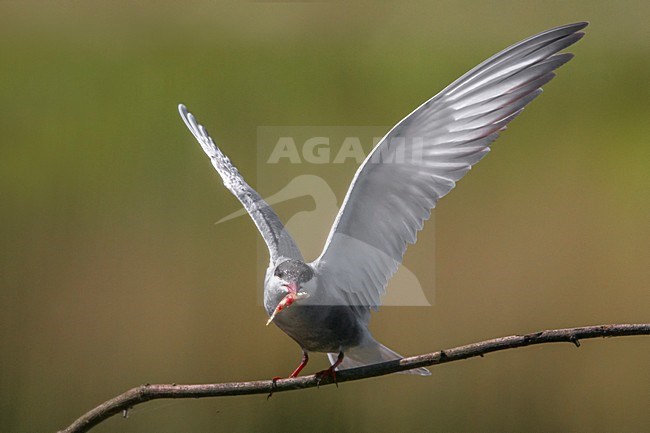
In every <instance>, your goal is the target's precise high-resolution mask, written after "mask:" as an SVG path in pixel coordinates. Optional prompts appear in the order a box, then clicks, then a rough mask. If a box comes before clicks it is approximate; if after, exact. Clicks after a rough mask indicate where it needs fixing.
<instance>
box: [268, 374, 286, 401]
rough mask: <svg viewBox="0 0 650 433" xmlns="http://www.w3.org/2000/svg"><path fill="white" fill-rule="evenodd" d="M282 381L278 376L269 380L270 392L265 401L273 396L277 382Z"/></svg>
mask: <svg viewBox="0 0 650 433" xmlns="http://www.w3.org/2000/svg"><path fill="white" fill-rule="evenodd" d="M280 379H282V378H281V377H280V376H275V377H274V378H272V379H271V382H272V383H271V392H269V395H267V396H266V399H267V400H268V399H269V398H271V396H272V395H273V392H275V388H276V387H277V382H278V380H280Z"/></svg>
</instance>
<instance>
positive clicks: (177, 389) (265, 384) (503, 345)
mask: <svg viewBox="0 0 650 433" xmlns="http://www.w3.org/2000/svg"><path fill="white" fill-rule="evenodd" d="M626 335H650V323H645V324H622V325H597V326H585V327H581V328H567V329H552V330H547V331H541V332H535V333H532V334H526V335H512V336H509V337H502V338H495V339H493V340H486V341H481V342H479V343H473V344H468V345H466V346H460V347H455V348H453V349H447V350H441V351H438V352H433V353H427V354H424V355H418V356H411V357H409V358H402V359H399V360H395V361H389V362H383V363H381V364H374V365H368V366H365V367H359V368H353V369H349V370H342V371H340V372H338V373H337V375H336V379H337V382H338V383H341V382H349V381H353V380H359V379H366V378H369V377H376V376H383V375H386V374H391V373H396V372H399V371H404V370H410V369H412V368H417V367H428V366H432V365H438V364H444V363H447V362H452V361H458V360H461V359H467V358H473V357H476V356H483V355H485V354H486V353H490V352H496V351H499V350H506V349H514V348H517V347H523V346H532V345H533V344H543V343H556V342H569V343H573V344H575V345H576V346H578V347H580V340H584V339H587V338H596V337H621V336H626ZM332 383H333V380H332V379H331V378H329V377H327V376H325V377H323V378H322V381H321V382H320V386H324V385H330V384H332ZM316 386H319V382H318V378H317V377H316V376H315V375H311V376H302V377H296V378H294V379H282V380H278V381H277V382H276V383H275V385H274V384H273V381H272V380H258V381H253V382H231V383H214V384H201V385H177V384H171V385H149V384H146V385H142V386H139V387H137V388H133V389H130V390H128V391H126V392H125V393H123V394H120V395H118V396H117V397H115V398H113V399H111V400H108V401H106V402H104V403H102V404H100V405H99V406H97V407H96V408H94V409H93V410H91V411H89V412H87V413H86V414H84V415H82V416H81V417H80V418H79V419H77V420H76V421H75V422H74V423H72V424H71V425H70V426H69V427H67V428H66V429H64V430H61V432H60V433H80V432H87V431H88V430H90V429H91V428H92V427H94V426H96V425H97V424H99V423H100V422H102V421H104V420H106V419H107V418H110V417H111V416H113V415H115V414H117V413H120V412H124V411H128V410H129V409H130V408H132V407H133V406H135V405H137V404H140V403H144V402H146V401H149V400H156V399H160V398H200V397H225V396H233V395H248V394H268V393H269V392H271V391H273V392H274V393H278V392H283V391H291V390H296V389H303V388H314V387H316Z"/></svg>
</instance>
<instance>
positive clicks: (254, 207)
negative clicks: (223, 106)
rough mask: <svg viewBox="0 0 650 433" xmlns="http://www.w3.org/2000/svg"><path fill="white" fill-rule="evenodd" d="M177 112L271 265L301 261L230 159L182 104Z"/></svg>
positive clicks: (275, 218)
mask: <svg viewBox="0 0 650 433" xmlns="http://www.w3.org/2000/svg"><path fill="white" fill-rule="evenodd" d="M178 112H179V113H180V115H181V117H182V118H183V121H184V122H185V124H186V125H187V127H188V128H189V129H190V131H191V132H192V134H193V135H194V137H195V138H196V139H197V140H198V142H199V144H200V145H201V147H202V148H203V151H204V152H205V153H206V154H207V155H208V157H210V161H212V165H213V166H214V168H215V169H217V173H219V175H220V176H221V179H222V180H223V184H224V185H225V186H226V188H228V190H229V191H230V192H232V193H233V194H234V195H235V197H237V198H238V199H239V201H240V202H241V203H242V204H243V205H244V208H245V209H246V211H247V212H248V214H249V215H250V216H251V218H252V219H253V222H254V223H255V225H256V226H257V229H258V230H259V231H260V233H261V234H262V237H263V238H264V242H266V246H267V247H268V248H269V254H270V256H271V263H276V262H277V260H278V259H279V258H282V257H286V258H291V259H296V260H302V255H301V254H300V250H299V249H298V247H297V246H296V244H295V242H294V241H293V239H292V238H291V235H289V233H288V232H287V231H286V230H285V228H284V225H283V224H282V222H281V221H280V218H278V215H277V214H276V213H275V212H274V211H273V209H272V208H271V207H270V206H269V205H268V204H267V203H266V202H265V201H264V199H262V197H260V195H259V194H258V193H257V191H255V190H254V189H253V188H251V187H250V185H248V184H247V183H246V181H244V178H242V177H241V175H240V174H239V171H237V168H235V166H234V165H232V163H231V162H230V159H228V157H227V156H225V155H224V154H223V153H222V152H221V150H219V148H218V147H217V146H216V145H215V144H214V141H212V138H211V137H210V135H209V134H208V131H207V130H206V129H205V128H204V127H203V125H201V124H199V123H198V122H197V121H196V119H195V118H194V116H193V115H192V113H190V112H188V111H187V108H185V106H184V105H183V104H181V105H179V106H178Z"/></svg>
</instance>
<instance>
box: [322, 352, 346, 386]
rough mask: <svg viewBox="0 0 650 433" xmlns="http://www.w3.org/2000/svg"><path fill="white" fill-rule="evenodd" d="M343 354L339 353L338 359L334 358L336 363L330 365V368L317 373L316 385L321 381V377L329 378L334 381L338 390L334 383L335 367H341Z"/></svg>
mask: <svg viewBox="0 0 650 433" xmlns="http://www.w3.org/2000/svg"><path fill="white" fill-rule="evenodd" d="M343 358H344V355H343V352H339V356H338V358H336V362H335V363H334V364H332V365H331V367H330V368H328V369H327V370H323V371H319V372H318V373H316V376H318V384H319V385H320V381H321V380H323V377H325V376H330V377H331V378H332V379H334V383H335V384H336V387H337V388H338V386H339V384H338V383H337V382H336V367H338V366H339V365H341V363H342V362H343Z"/></svg>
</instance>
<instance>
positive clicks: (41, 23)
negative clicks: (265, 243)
mask: <svg viewBox="0 0 650 433" xmlns="http://www.w3.org/2000/svg"><path fill="white" fill-rule="evenodd" d="M649 12H650V8H649V7H648V3H647V2H642V1H638V2H631V1H620V2H609V1H583V2H560V1H552V2H520V1H503V2H458V1H449V2H441V3H435V4H434V3H433V2H413V3H411V2H408V3H394V4H387V3H355V4H354V5H349V4H345V3H342V2H341V3H338V2H335V3H294V2H289V3H267V2H259V3H242V4H240V3H216V2H191V3H189V4H184V5H181V4H177V3H173V2H137V3H136V4H133V3H128V2H112V3H109V2H102V3H100V2H92V1H91V2H71V1H67V2H63V1H59V2H42V1H29V2H10V1H3V2H0V36H1V37H0V53H1V54H0V57H1V61H0V100H1V101H2V107H3V109H2V116H0V136H1V147H0V152H1V154H0V167H1V169H0V188H1V189H0V193H1V197H2V198H1V199H2V211H1V212H0V218H1V223H2V225H1V227H2V230H1V239H2V249H1V250H0V251H1V258H0V284H1V287H0V300H1V304H0V325H1V329H0V338H1V340H0V343H1V353H0V405H1V406H0V430H1V431H3V432H21V433H22V432H45V431H55V430H57V429H59V428H63V427H64V426H66V425H67V424H69V423H70V422H72V421H73V420H74V419H75V418H76V417H78V416H79V415H81V414H82V413H84V412H85V411H87V410H89V409H90V408H92V407H94V406H95V405H97V404H98V403H100V402H102V401H104V400H106V399H108V398H111V397H113V396H115V395H117V394H119V393H121V392H123V391H125V390H126V389H128V388H131V387H133V386H136V385H139V384H142V383H146V382H150V383H171V382H176V383H204V382H218V381H234V380H245V379H264V378H270V377H272V376H275V375H278V374H286V373H289V372H290V371H291V370H292V369H293V367H294V366H295V364H296V363H297V362H298V360H299V357H300V352H299V348H298V346H297V345H296V344H295V343H294V342H293V341H292V340H290V339H289V338H287V337H286V336H285V335H284V334H282V333H281V331H279V330H278V329H277V328H274V327H268V328H267V327H264V321H265V319H266V317H265V313H264V312H263V309H262V308H261V307H260V306H258V305H257V299H256V293H257V290H258V289H257V288H256V286H255V285H256V283H257V281H258V275H256V266H255V264H254V260H253V257H255V254H256V240H257V236H258V235H257V232H256V230H255V229H254V226H253V225H252V223H251V222H250V221H248V220H247V219H244V218H240V219H237V220H233V221H231V222H229V223H227V225H226V224H223V225H218V226H215V225H214V222H215V221H216V220H218V219H219V218H221V217H222V216H224V215H227V214H229V213H231V212H233V211H234V210H236V209H238V206H239V205H238V203H237V202H236V200H235V199H234V198H232V197H231V196H230V194H229V193H228V192H227V191H226V189H225V188H223V187H222V186H221V184H220V181H219V179H218V177H217V176H216V174H215V173H213V171H212V170H211V167H210V165H209V164H208V163H207V161H206V159H205V156H204V154H203V153H202V152H201V150H200V149H199V147H198V145H197V144H196V143H195V142H194V140H193V139H192V138H191V136H190V135H189V133H188V131H187V130H186V128H185V126H184V125H183V124H182V122H181V120H180V119H179V117H178V114H177V111H176V104H177V103H179V102H184V103H186V104H187V105H188V106H189V107H190V108H191V109H192V111H193V112H195V113H196V114H197V116H198V117H199V118H200V119H201V121H202V122H203V123H204V124H206V125H207V126H208V128H209V129H210V131H211V133H212V135H213V136H214V137H215V138H216V139H217V140H218V141H219V142H220V143H221V146H222V148H223V149H224V151H225V153H226V154H228V155H229V156H230V157H231V158H232V160H233V161H234V162H235V164H237V166H238V167H239V169H240V170H241V172H242V173H244V175H245V176H246V178H247V180H248V181H249V182H250V183H251V184H252V185H253V186H256V175H255V174H256V156H255V151H256V147H255V143H256V131H257V127H258V126H260V125H392V124H394V123H395V122H396V121H398V120H399V119H401V118H402V117H403V116H404V115H405V114H406V113H408V112H409V111H410V110H411V109H413V108H414V107H415V106H417V105H419V104H420V103H421V102H422V101H423V100H425V99H427V98H429V97H430V96H432V95H433V94H435V93H436V92H438V91H439V90H440V89H442V87H444V86H445V85H446V84H448V83H449V82H451V81H453V80H454V79H455V78H457V77H458V76H460V75H461V74H462V73H464V72H465V71H467V70H468V69H470V68H471V67H473V66H474V65H476V64H477V63H479V62H480V61H482V60H483V59H485V58H486V57H488V56H490V55H492V54H493V53H495V52H497V51H499V50H501V49H502V48H505V47H506V46H508V45H510V44H512V43H514V42H516V41H519V40H521V39H523V38H525V37H527V36H529V35H532V34H534V33H537V32H539V31H542V30H545V29H547V28H550V27H554V26H556V25H561V24H566V23H569V22H574V21H580V20H589V21H591V25H590V26H589V27H588V28H587V37H585V38H584V39H583V40H582V41H581V42H580V43H579V44H578V45H577V46H575V47H573V48H572V49H571V51H572V52H574V53H575V54H576V58H575V59H574V60H573V61H572V62H570V63H569V64H568V65H566V66H565V67H563V68H562V69H561V70H560V71H559V76H558V78H557V79H556V80H554V81H553V82H552V83H551V84H550V85H548V86H546V92H545V93H544V94H543V95H542V96H541V97H540V98H538V99H537V100H536V101H535V102H534V103H533V104H532V105H531V107H529V108H528V109H527V110H526V112H525V113H524V114H523V115H522V116H521V117H520V118H518V119H517V120H516V121H515V122H514V123H513V124H512V125H511V127H510V129H509V130H508V131H507V132H506V133H504V134H503V136H502V137H501V138H500V139H499V141H497V143H496V145H495V147H494V150H493V152H492V153H491V154H490V155H489V156H488V157H487V158H486V159H485V160H484V161H483V162H481V164H480V165H479V166H478V167H476V168H475V169H474V170H472V172H471V173H470V174H469V175H468V176H467V177H466V178H465V179H464V180H463V181H462V182H460V184H459V186H458V187H457V188H456V189H455V190H454V192H453V193H452V194H450V195H449V196H448V197H446V198H445V199H444V200H442V201H441V203H440V204H439V207H438V209H437V210H436V211H435V224H431V225H430V226H427V227H426V228H425V230H424V231H423V232H422V233H421V234H420V237H419V243H418V244H417V245H415V246H414V247H411V248H410V249H409V251H408V253H407V255H406V259H405V262H406V264H407V266H408V267H409V269H411V270H412V271H414V272H415V273H416V274H417V275H418V276H419V277H420V279H421V281H423V284H425V285H426V284H427V282H428V284H432V285H433V284H434V283H435V292H436V294H435V303H434V305H433V306H432V307H427V308H416V307H410V308H408V307H402V308H397V307H392V308H386V309H383V310H382V311H381V312H380V313H379V314H377V315H375V316H374V319H373V323H372V329H373V332H374V334H375V336H376V337H377V339H379V340H380V341H382V342H383V343H385V344H386V345H388V346H389V347H391V348H393V349H395V350H397V351H399V352H401V353H403V354H404V355H408V354H419V353H425V352H429V351H433V350H437V349H441V348H448V347H453V346H457V345H461V344H466V343H470V342H474V341H479V340H482V339H487V338H492V337H497V336H503V335H509V334H515V333H526V332H532V331H537V330H541V329H546V328H557V327H569V326H580V325H590V324H600V323H615V322H648V321H649V320H650V291H649V290H648V280H649V279H650V254H649V252H648V245H649V244H650V229H649V224H648V221H649V218H648V215H649V214H650V193H649V189H648V186H649V184H650V170H649V168H650V150H649V149H650V148H649V146H648V144H649V143H648V137H649V136H650V121H649V119H650V102H649V101H650V85H649V82H648V79H649V77H650V30H649V29H650V27H648V22H647V20H648V16H650V14H649ZM331 169H332V170H341V173H340V183H336V184H333V185H332V186H333V187H335V189H336V193H337V194H339V198H342V197H343V195H344V193H345V190H346V188H347V185H348V183H349V181H350V180H351V178H352V175H353V172H354V170H353V169H352V170H350V168H349V167H347V166H345V167H343V166H332V168H331ZM259 187H260V190H261V191H262V192H263V193H271V192H273V191H265V189H264V187H263V185H259ZM304 206H309V203H307V202H301V201H298V202H296V203H292V204H291V203H290V204H287V205H286V206H280V207H279V213H280V214H281V215H282V216H283V217H285V218H286V217H289V216H291V214H292V212H295V211H296V210H297V209H299V208H301V207H304ZM328 229H329V227H323V228H322V230H323V231H324V232H326V231H327V230H328ZM434 240H435V242H434ZM432 263H435V272H432V271H431V269H432V268H433V266H432ZM312 359H313V360H312V363H311V364H310V366H309V367H308V368H307V370H306V371H308V372H313V371H315V370H317V369H320V368H324V367H325V366H326V361H325V356H323V355H316V356H314V357H313V358H312ZM648 365H650V338H647V337H645V338H643V337H634V338H632V337H630V338H616V339H610V340H607V341H605V340H589V341H585V342H584V343H583V344H582V347H581V348H580V349H576V348H575V347H573V346H571V345H569V344H561V345H560V344H558V345H546V346H538V347H532V348H526V349H519V350H517V351H507V352H501V353H497V354H492V355H489V356H486V357H485V358H483V359H474V360H469V361H465V362H457V363H452V364H448V365H444V366H439V367H436V368H434V369H433V376H431V377H429V378H420V377H405V376H391V377H384V378H379V379H373V380H367V381H361V382H356V383H346V384H342V386H341V387H340V388H339V389H336V388H334V387H326V388H323V389H312V390H306V391H300V392H293V393H284V394H278V395H276V396H274V397H273V398H272V399H271V400H269V401H267V400H266V398H265V397H264V396H251V397H238V398H227V399H201V400H187V401H185V400H184V401H155V402H151V403H147V404H145V405H142V406H137V407H136V408H135V409H134V410H133V411H132V413H131V415H130V417H129V418H128V419H127V420H124V419H122V418H120V417H114V418H112V419H110V420H109V421H107V422H105V423H104V424H101V425H100V426H98V427H97V428H96V429H95V430H94V431H97V432H114V431H120V432H143V431H146V432H149V431H150V432H154V431H155V432H161V433H166V432H189V431H191V432H213V431H232V432H245V431H267V432H284V431H354V432H358V431H369V432H394V431H441V432H442V431H444V432H448V431H485V432H491V431H493V432H521V431H526V432H548V431H563V432H568V431H571V432H613V431H616V432H640V431H643V430H645V429H647V427H648V425H650V411H649V409H648V408H649V407H650V369H649V368H648Z"/></svg>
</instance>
